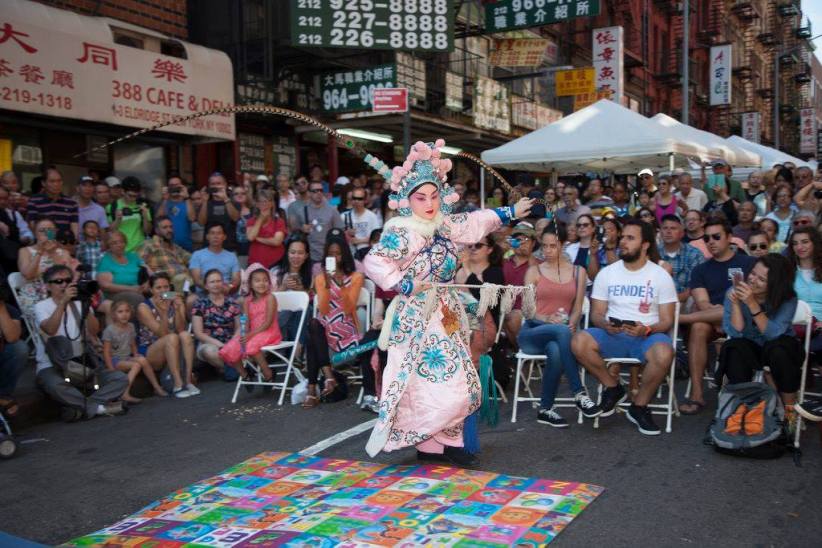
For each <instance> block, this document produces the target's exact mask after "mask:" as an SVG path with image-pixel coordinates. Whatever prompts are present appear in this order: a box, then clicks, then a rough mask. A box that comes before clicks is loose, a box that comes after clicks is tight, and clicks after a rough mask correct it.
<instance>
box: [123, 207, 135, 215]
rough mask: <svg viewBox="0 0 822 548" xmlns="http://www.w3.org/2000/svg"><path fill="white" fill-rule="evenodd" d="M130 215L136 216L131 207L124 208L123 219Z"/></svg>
mask: <svg viewBox="0 0 822 548" xmlns="http://www.w3.org/2000/svg"><path fill="white" fill-rule="evenodd" d="M130 215H134V210H133V209H131V208H130V207H124V208H123V217H128V216H130Z"/></svg>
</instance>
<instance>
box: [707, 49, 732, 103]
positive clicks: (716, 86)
mask: <svg viewBox="0 0 822 548" xmlns="http://www.w3.org/2000/svg"><path fill="white" fill-rule="evenodd" d="M731 61H732V60H731V45H730V44H726V45H724V46H713V47H712V48H711V73H710V76H711V100H710V104H711V106H712V107H713V106H717V105H730V104H731Z"/></svg>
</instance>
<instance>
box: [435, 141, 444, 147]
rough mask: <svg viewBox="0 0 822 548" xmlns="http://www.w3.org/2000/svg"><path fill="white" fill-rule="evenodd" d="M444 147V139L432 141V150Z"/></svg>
mask: <svg viewBox="0 0 822 548" xmlns="http://www.w3.org/2000/svg"><path fill="white" fill-rule="evenodd" d="M444 146H445V139H437V140H436V141H434V148H442V147H444Z"/></svg>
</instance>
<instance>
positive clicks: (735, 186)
mask: <svg viewBox="0 0 822 548" xmlns="http://www.w3.org/2000/svg"><path fill="white" fill-rule="evenodd" d="M711 170H712V171H713V174H714V175H724V176H725V182H726V183H728V195H729V196H730V197H731V199H732V200H736V201H737V202H738V203H740V204H741V203H742V202H744V201H745V200H746V198H745V190H743V188H742V185H740V184H739V181H734V180H733V179H732V178H731V176H732V174H733V170H732V169H731V166H730V165H728V162H726V161H725V160H714V162H713V163H712V164H711ZM702 188H703V190H704V191H705V194H706V195H707V196H708V200H710V201H712V200H714V188H713V185H711V184H710V182H709V181H708V177H707V175H705V164H702Z"/></svg>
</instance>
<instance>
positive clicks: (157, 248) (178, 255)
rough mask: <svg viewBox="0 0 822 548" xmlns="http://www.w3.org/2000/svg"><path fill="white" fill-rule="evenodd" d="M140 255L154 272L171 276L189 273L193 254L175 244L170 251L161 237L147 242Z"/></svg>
mask: <svg viewBox="0 0 822 548" xmlns="http://www.w3.org/2000/svg"><path fill="white" fill-rule="evenodd" d="M139 254H140V257H141V258H142V259H143V262H145V263H146V266H148V267H149V268H150V269H151V270H152V271H153V272H166V273H168V275H169V276H176V275H177V274H186V273H188V263H189V261H191V253H189V252H188V251H186V250H185V249H183V248H182V247H180V246H179V245H177V244H174V243H173V244H171V248H170V249H169V247H168V246H167V245H166V244H164V243H163V239H162V238H160V237H159V236H154V237H153V238H151V239H150V240H146V241H145V242H144V243H143V247H142V249H140V251H139Z"/></svg>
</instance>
